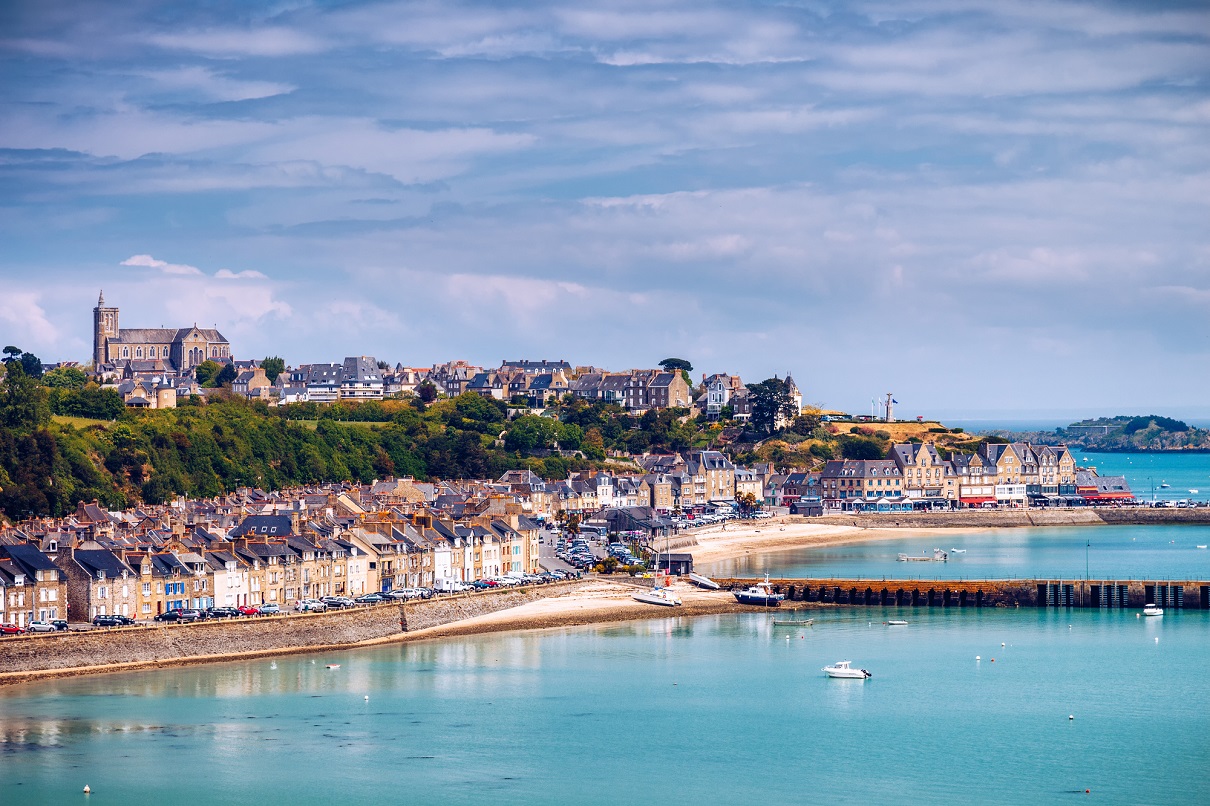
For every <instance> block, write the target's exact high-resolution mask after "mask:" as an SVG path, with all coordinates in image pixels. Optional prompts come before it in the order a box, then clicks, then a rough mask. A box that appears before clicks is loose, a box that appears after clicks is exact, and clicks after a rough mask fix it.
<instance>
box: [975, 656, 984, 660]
mask: <svg viewBox="0 0 1210 806" xmlns="http://www.w3.org/2000/svg"><path fill="white" fill-rule="evenodd" d="M975 660H983V658H981V657H979V656H978V655H976V656H975Z"/></svg>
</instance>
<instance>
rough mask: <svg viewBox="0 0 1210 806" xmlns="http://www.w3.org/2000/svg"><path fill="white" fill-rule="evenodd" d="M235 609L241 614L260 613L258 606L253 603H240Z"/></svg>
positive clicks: (253, 614)
mask: <svg viewBox="0 0 1210 806" xmlns="http://www.w3.org/2000/svg"><path fill="white" fill-rule="evenodd" d="M235 611H236V612H237V613H239V614H240V615H241V616H257V615H260V608H257V607H255V606H253V605H240V606H239V607H237V608H235Z"/></svg>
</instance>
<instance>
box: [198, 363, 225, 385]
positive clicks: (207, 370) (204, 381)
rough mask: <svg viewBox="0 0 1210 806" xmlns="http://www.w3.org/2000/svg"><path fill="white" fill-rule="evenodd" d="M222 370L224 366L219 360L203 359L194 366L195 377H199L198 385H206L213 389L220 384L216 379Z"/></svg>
mask: <svg viewBox="0 0 1210 806" xmlns="http://www.w3.org/2000/svg"><path fill="white" fill-rule="evenodd" d="M221 371H222V367H220V366H219V365H218V362H217V361H209V360H207V361H203V362H202V363H200V364H198V365H197V366H196V367H194V368H193V377H195V378H197V382H198V385H200V386H205V387H206V388H207V389H213V388H214V387H216V386H218V384H217V383H215V382H214V379H215V378H216V377H217V376H218V374H219V372H221Z"/></svg>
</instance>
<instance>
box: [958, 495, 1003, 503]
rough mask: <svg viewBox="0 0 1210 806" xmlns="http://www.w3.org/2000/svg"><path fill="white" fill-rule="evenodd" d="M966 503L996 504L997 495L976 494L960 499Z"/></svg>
mask: <svg viewBox="0 0 1210 806" xmlns="http://www.w3.org/2000/svg"><path fill="white" fill-rule="evenodd" d="M958 500H960V501H961V502H962V503H964V504H994V503H996V497H995V496H994V495H975V496H971V497H970V498H960V499H958Z"/></svg>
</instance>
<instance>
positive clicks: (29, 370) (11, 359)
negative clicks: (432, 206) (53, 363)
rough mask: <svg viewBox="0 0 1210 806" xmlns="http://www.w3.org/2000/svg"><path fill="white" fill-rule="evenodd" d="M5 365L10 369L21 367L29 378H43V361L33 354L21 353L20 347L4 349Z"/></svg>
mask: <svg viewBox="0 0 1210 806" xmlns="http://www.w3.org/2000/svg"><path fill="white" fill-rule="evenodd" d="M4 364H5V366H7V367H9V368H10V369H11V368H12V367H13V366H15V365H20V367H21V369H22V371H23V372H24V373H25V375H26V376H27V377H30V378H41V377H42V361H41V359H39V358H38V356H36V355H34V354H33V353H24V352H21V348H20V347H14V346H12V345H11V344H10V345H8V346H7V347H5V348H4Z"/></svg>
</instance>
